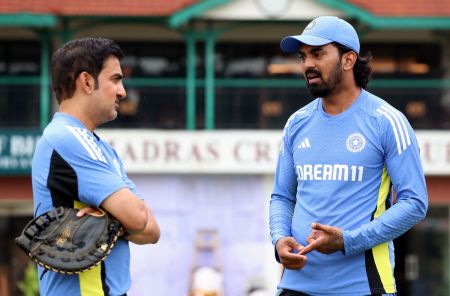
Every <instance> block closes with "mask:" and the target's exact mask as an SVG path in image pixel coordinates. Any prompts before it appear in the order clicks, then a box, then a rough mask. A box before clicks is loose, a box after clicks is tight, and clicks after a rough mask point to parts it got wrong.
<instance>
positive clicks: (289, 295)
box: [279, 289, 382, 296]
mask: <svg viewBox="0 0 450 296" xmlns="http://www.w3.org/2000/svg"><path fill="white" fill-rule="evenodd" d="M279 296H309V295H308V294H305V293H302V292H297V291H292V290H286V289H283V291H282V292H281V293H280V295H279ZM372 296H382V294H376V295H372Z"/></svg>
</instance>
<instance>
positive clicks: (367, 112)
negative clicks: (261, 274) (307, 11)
mask: <svg viewBox="0 0 450 296" xmlns="http://www.w3.org/2000/svg"><path fill="white" fill-rule="evenodd" d="M280 46H281V49H282V50H283V51H285V52H288V53H299V54H300V62H301V65H302V68H303V74H304V77H305V79H306V82H307V86H308V89H309V90H310V92H311V94H312V95H313V96H315V97H317V98H316V99H315V100H314V101H312V102H311V103H309V104H308V105H306V106H304V107H303V108H301V109H299V110H298V111H297V112H295V113H294V114H293V115H292V116H291V117H290V118H289V120H288V121H287V123H286V126H285V128H284V132H283V139H282V144H281V148H280V154H279V158H278V164H277V169H276V173H275V184H274V189H273V193H272V196H271V202H270V231H271V236H272V241H273V244H274V246H275V255H276V259H277V260H278V261H279V262H280V263H281V264H282V265H283V266H284V267H285V269H284V272H283V276H282V278H281V281H280V284H279V292H278V295H279V296H297V295H324V296H325V295H345V296H352V295H354V296H362V295H395V293H396V286H395V279H394V262H395V258H394V245H393V242H392V241H393V239H395V238H396V237H398V236H399V235H401V234H402V233H404V232H406V231H407V230H409V229H410V228H411V227H413V226H414V225H415V224H416V223H418V222H419V221H421V220H422V219H423V218H424V217H425V215H426V211H427V208H428V196H427V189H426V184H425V178H424V173H423V169H422V164H421V161H420V156H419V148H418V145H417V140H416V137H415V134H414V131H413V129H412V128H411V126H410V124H409V122H408V121H407V119H406V118H405V116H404V115H403V114H402V113H401V112H400V111H398V110H396V109H395V108H393V107H392V106H391V105H389V104H388V103H387V102H386V101H384V100H382V99H381V98H378V97H376V96H375V95H373V94H371V93H369V92H368V91H366V90H365V88H366V86H367V83H368V82H369V79H370V74H371V68H370V58H371V57H370V55H369V56H367V57H361V56H360V55H359V51H360V45H359V39H358V35H357V33H356V31H355V29H354V28H353V27H352V26H351V25H350V24H349V23H347V22H346V21H344V20H342V19H340V18H337V17H334V16H323V17H319V18H316V19H315V20H313V21H311V22H310V23H309V24H308V25H307V26H306V28H305V29H304V31H303V33H302V34H301V35H297V36H288V37H285V38H284V39H283V40H282V41H281V45H280ZM394 191H395V192H396V203H395V204H394V200H393V192H394Z"/></svg>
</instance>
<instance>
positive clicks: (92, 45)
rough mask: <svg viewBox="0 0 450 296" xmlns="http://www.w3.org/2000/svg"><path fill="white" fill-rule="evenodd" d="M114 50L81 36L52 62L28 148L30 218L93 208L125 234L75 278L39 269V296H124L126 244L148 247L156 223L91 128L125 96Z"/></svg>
mask: <svg viewBox="0 0 450 296" xmlns="http://www.w3.org/2000/svg"><path fill="white" fill-rule="evenodd" d="M122 57H123V53H122V50H121V49H120V47H119V46H118V45H117V44H116V43H115V42H114V41H112V40H108V39H104V38H84V39H78V40H74V41H71V42H68V43H66V44H65V45H64V46H63V47H61V48H60V49H58V50H57V51H56V52H55V53H54V55H53V57H52V83H53V90H54V92H55V96H56V99H57V101H58V104H59V112H57V113H56V114H55V115H54V117H53V120H52V121H51V122H50V124H49V125H48V126H47V127H46V128H45V130H44V132H43V135H42V137H41V139H40V141H39V143H38V145H37V147H36V151H35V154H34V157H33V165H32V182H33V195H34V207H35V212H36V215H40V214H42V213H43V212H46V211H49V210H51V209H52V208H53V207H59V206H64V207H70V208H79V209H81V210H80V212H79V216H82V215H84V214H86V213H88V212H92V211H95V208H96V207H101V208H103V209H104V210H106V211H108V212H109V213H111V214H112V215H113V216H114V217H116V218H117V219H118V220H119V221H120V222H121V223H122V225H123V226H124V227H125V229H126V231H127V235H126V236H123V237H121V238H119V240H118V241H117V243H116V245H115V246H114V248H113V249H112V251H111V253H110V254H109V256H108V257H107V258H106V260H105V261H103V262H102V263H101V265H98V266H97V267H95V268H93V269H91V270H89V271H86V272H82V273H80V274H77V275H63V274H60V273H56V272H53V271H47V270H44V269H43V268H41V267H39V288H40V293H41V295H46V296H53V295H54V296H61V295H68V296H69V295H70V296H75V295H82V296H97V295H114V296H117V295H126V292H127V290H128V289H129V287H130V283H131V279H130V249H129V246H128V243H129V241H131V242H134V243H137V244H148V243H156V242H157V241H158V239H159V236H160V230H159V227H158V224H157V222H156V220H155V218H154V216H153V214H152V211H151V210H150V208H149V207H148V206H147V205H146V204H145V203H144V201H143V200H142V199H141V198H140V197H139V195H138V192H137V190H136V187H135V185H134V183H133V182H132V181H131V180H130V179H128V177H127V175H126V173H125V170H124V168H123V165H122V161H121V159H120V158H119V156H118V155H117V153H116V151H115V150H114V149H113V148H112V147H111V146H110V145H109V144H108V143H107V142H105V141H103V140H102V139H101V138H100V137H99V136H98V135H97V134H96V133H95V132H94V129H95V128H96V127H98V126H99V125H101V124H103V123H105V122H107V121H110V120H113V119H115V118H116V116H117V111H118V109H119V102H120V100H121V99H123V98H125V96H126V93H125V89H124V87H123V84H122V70H121V67H120V59H121V58H122Z"/></svg>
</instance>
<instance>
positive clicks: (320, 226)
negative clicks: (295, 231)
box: [311, 223, 334, 233]
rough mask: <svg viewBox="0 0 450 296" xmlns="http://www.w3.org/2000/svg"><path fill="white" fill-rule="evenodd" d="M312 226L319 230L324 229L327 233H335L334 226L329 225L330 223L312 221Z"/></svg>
mask: <svg viewBox="0 0 450 296" xmlns="http://www.w3.org/2000/svg"><path fill="white" fill-rule="evenodd" d="M311 228H312V229H315V230H318V231H324V232H327V233H333V232H334V227H332V226H328V225H324V224H320V223H312V224H311Z"/></svg>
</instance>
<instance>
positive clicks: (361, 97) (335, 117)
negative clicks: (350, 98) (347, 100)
mask: <svg viewBox="0 0 450 296" xmlns="http://www.w3.org/2000/svg"><path fill="white" fill-rule="evenodd" d="M366 97H367V92H366V91H365V90H364V89H362V88H361V92H360V94H359V96H358V97H357V98H356V100H355V101H354V102H353V103H352V104H351V105H350V107H349V108H347V110H345V111H344V112H341V113H339V114H336V115H331V114H328V113H326V112H325V110H323V106H322V98H319V99H318V100H317V109H318V110H319V113H320V114H321V115H322V118H324V119H325V120H341V119H342V118H345V117H347V116H348V115H350V114H352V113H353V111H354V110H356V109H357V108H358V107H359V106H360V105H361V104H362V101H363V100H364V99H365V98H366Z"/></svg>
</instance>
